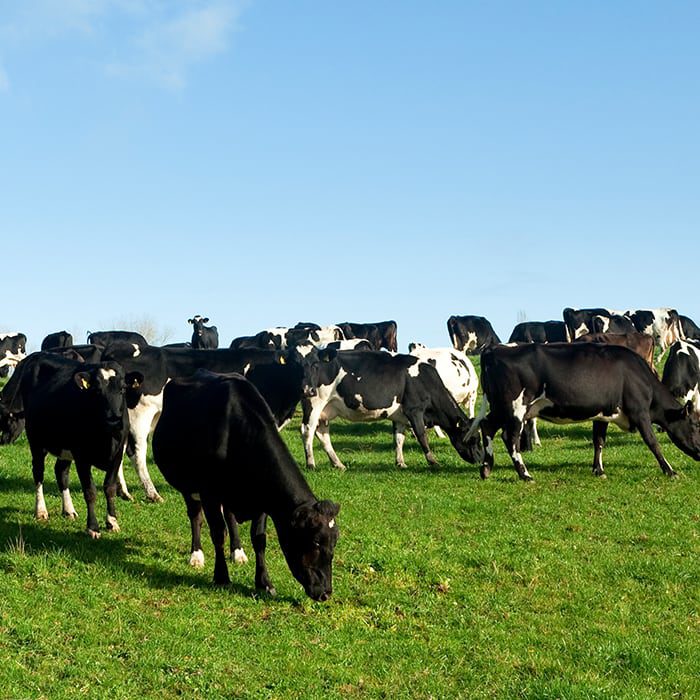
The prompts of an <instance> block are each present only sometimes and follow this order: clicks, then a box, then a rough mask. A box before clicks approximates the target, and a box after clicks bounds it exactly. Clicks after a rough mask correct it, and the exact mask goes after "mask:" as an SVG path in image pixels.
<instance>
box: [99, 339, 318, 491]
mask: <svg viewBox="0 0 700 700" xmlns="http://www.w3.org/2000/svg"><path fill="white" fill-rule="evenodd" d="M103 359H109V360H113V361H116V362H119V363H120V364H121V365H122V366H123V367H124V368H125V370H126V371H127V372H128V371H134V372H139V373H140V374H141V375H142V376H143V377H144V379H143V381H142V382H140V383H136V384H134V383H132V384H131V385H129V386H128V387H127V405H128V409H129V430H130V438H129V445H130V447H131V449H130V452H129V457H130V459H131V461H132V463H133V464H134V467H135V468H136V472H137V474H138V476H139V480H140V481H141V484H142V485H143V488H144V490H145V492H146V498H147V499H148V500H149V501H152V502H156V503H157V502H160V501H162V500H163V499H162V498H161V496H160V494H159V493H158V490H157V489H156V487H155V485H154V484H153V481H152V479H151V476H150V474H149V472H148V466H147V462H146V454H147V449H148V436H149V435H150V433H151V432H152V431H153V429H154V428H155V426H156V424H157V422H158V420H159V418H160V414H161V411H162V409H163V390H164V388H165V385H166V384H167V383H168V382H169V381H170V380H171V379H175V378H186V377H190V376H192V375H193V374H194V373H195V372H196V371H197V370H198V369H208V370H210V371H214V372H220V373H228V372H239V373H241V374H248V373H249V372H251V371H252V370H253V369H254V368H255V367H257V366H258V365H272V364H280V363H281V362H282V361H283V360H284V361H285V362H287V361H288V363H289V364H290V368H289V369H288V370H287V374H286V375H285V377H284V381H282V380H281V378H280V375H279V374H276V375H274V377H273V379H270V376H269V374H267V375H266V374H264V373H262V372H259V373H256V374H254V375H253V377H254V378H255V379H256V381H260V383H261V384H263V383H264V384H265V387H264V391H265V392H266V393H267V395H268V397H270V402H271V403H273V405H274V406H275V409H276V412H277V415H278V418H279V420H280V426H281V425H283V424H284V422H285V421H286V420H288V419H289V417H291V414H293V412H294V408H295V407H296V405H297V403H298V402H299V400H300V398H301V395H303V394H304V393H307V394H310V393H312V392H313V390H314V389H313V387H314V385H315V383H316V381H317V380H316V378H315V374H314V373H315V372H317V370H315V367H317V366H318V364H319V358H318V355H317V352H316V351H315V349H314V351H313V352H307V353H305V354H302V353H298V352H290V353H287V354H286V355H285V354H283V353H280V352H277V351H269V350H261V349H259V348H251V349H241V350H230V349H217V350H207V351H206V352H204V351H202V350H194V349H191V348H159V347H155V346H148V347H145V348H139V347H135V346H134V345H132V344H129V343H114V344H112V345H111V346H109V347H108V348H107V349H106V350H105V353H104V355H103ZM294 363H299V364H300V365H301V370H299V369H298V368H297V367H296V365H295V364H294ZM290 375H292V376H293V379H292V380H290V379H289V376H290ZM275 378H276V379H278V380H280V382H281V386H277V385H276V384H275V382H274V379H275ZM293 381H296V382H297V384H296V385H294V386H292V387H291V388H290V384H292V383H293ZM299 383H301V386H299ZM290 391H291V392H293V393H292V395H290V394H289V393H288V392H290ZM118 480H119V491H120V494H121V495H122V496H123V497H124V498H127V499H131V495H130V493H129V491H128V488H127V485H126V482H125V480H124V476H123V469H120V472H119V477H118Z"/></svg>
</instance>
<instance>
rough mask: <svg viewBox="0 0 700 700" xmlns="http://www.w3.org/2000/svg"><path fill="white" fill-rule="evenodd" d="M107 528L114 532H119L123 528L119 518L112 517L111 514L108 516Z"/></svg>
mask: <svg viewBox="0 0 700 700" xmlns="http://www.w3.org/2000/svg"><path fill="white" fill-rule="evenodd" d="M107 529H108V530H111V531H112V532H119V531H120V530H121V528H120V527H119V523H118V522H117V519H116V518H114V517H112V516H111V515H108V516H107Z"/></svg>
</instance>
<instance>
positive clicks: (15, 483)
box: [0, 421, 700, 700]
mask: <svg viewBox="0 0 700 700" xmlns="http://www.w3.org/2000/svg"><path fill="white" fill-rule="evenodd" d="M331 432H332V435H333V437H334V443H335V447H336V450H337V452H338V454H339V455H340V456H341V458H342V459H343V460H344V461H345V462H346V464H348V471H347V472H346V473H344V474H341V473H338V472H336V471H335V470H333V469H332V468H331V467H330V466H329V464H328V460H327V459H326V457H325V455H324V453H323V451H322V450H321V448H320V446H317V447H316V450H317V462H318V464H319V467H318V469H317V470H315V471H314V472H306V473H307V476H308V479H309V481H310V483H311V485H312V487H313V489H314V491H315V493H316V494H317V495H318V496H319V497H324V498H332V499H334V500H336V501H338V502H339V503H340V504H341V506H342V508H341V513H340V515H339V517H338V524H339V526H340V528H341V539H340V541H339V543H338V547H337V549H336V558H335V568H334V595H333V597H332V598H331V600H330V601H328V602H327V603H314V602H313V601H311V600H310V599H308V598H306V597H305V595H304V593H303V590H302V588H301V587H300V586H299V585H298V584H297V583H296V581H295V580H294V579H293V578H292V576H291V574H290V573H289V571H288V569H287V568H286V565H285V563H284V560H283V557H282V554H281V552H280V550H279V547H278V545H277V542H276V540H275V537H274V528H271V530H272V532H271V537H270V543H269V547H268V565H269V569H270V574H271V576H272V579H273V581H274V583H275V585H276V587H277V590H278V597H277V598H275V599H269V598H265V597H257V596H256V595H255V593H254V588H253V570H254V567H253V563H252V557H251V562H250V563H248V564H247V565H244V566H241V567H235V566H234V565H231V576H232V580H233V583H232V585H231V587H230V588H227V589H216V588H214V587H213V586H212V584H211V577H212V574H213V557H212V550H211V545H210V542H209V541H208V540H207V541H206V542H205V554H206V556H207V557H208V558H207V562H206V567H205V569H204V570H194V569H192V568H190V567H189V566H188V549H189V526H188V522H187V519H186V516H185V509H184V504H183V502H182V499H181V497H180V496H179V494H177V493H175V492H173V491H172V490H171V489H169V488H168V487H167V485H165V484H164V482H163V480H162V478H160V474H159V472H158V470H157V468H156V467H155V466H154V465H152V467H151V468H152V475H153V476H154V480H155V481H156V485H157V487H158V489H159V491H160V493H161V494H162V495H163V496H164V498H165V502H164V503H162V504H159V505H153V504H149V503H146V501H145V499H144V497H143V495H142V492H141V490H140V487H139V485H137V483H136V476H135V473H134V471H133V469H131V468H130V467H127V480H128V482H129V484H130V487H131V490H132V493H134V495H135V496H136V502H134V503H124V502H121V501H120V502H119V503H118V514H119V521H120V524H121V527H122V531H121V532H120V533H117V534H105V535H103V537H102V539H101V540H99V541H95V542H93V541H90V540H89V539H88V538H87V536H86V535H85V534H84V526H85V520H84V516H85V505H84V502H83V500H82V495H81V494H80V490H79V484H78V481H77V477H76V476H75V472H74V470H73V471H72V488H73V490H74V492H75V495H74V501H75V504H76V507H77V508H78V510H79V513H80V518H79V520H78V521H75V522H73V521H68V520H64V519H63V518H61V516H60V499H59V496H58V493H57V489H56V485H55V482H54V481H53V469H52V464H51V463H50V462H48V460H47V466H48V469H47V479H46V483H47V486H46V489H45V490H46V493H47V496H46V498H47V505H48V508H49V512H50V515H51V519H50V520H49V521H48V522H46V523H44V522H42V523H39V522H36V521H35V520H34V519H33V503H34V495H33V483H32V478H31V468H30V465H29V452H28V447H27V443H26V438H24V437H23V438H21V440H20V441H19V442H18V443H16V444H15V445H12V446H6V447H2V448H0V569H1V571H0V698H3V699H4V698H28V699H29V698H31V699H32V700H36V699H38V698H52V699H53V698H78V697H88V698H110V699H114V700H116V699H117V698H138V697H140V698H159V699H160V700H169V699H170V698H239V697H240V698H382V697H388V698H635V699H639V698H697V697H700V507H699V495H700V464H695V463H694V462H692V460H690V459H689V458H687V457H685V456H684V455H682V454H681V453H680V452H679V451H678V450H677V449H676V448H675V447H673V446H672V445H671V444H670V442H669V441H668V439H667V438H666V437H665V436H661V441H662V446H663V449H664V452H665V454H666V456H667V457H668V459H669V461H670V462H671V464H672V465H673V466H674V468H676V469H678V470H679V471H680V472H681V476H680V478H678V479H675V480H670V479H668V478H666V477H664V476H663V475H662V473H661V470H660V469H659V467H658V466H657V464H656V461H655V460H654V458H653V456H652V455H651V454H650V453H649V452H648V450H647V449H646V448H645V447H644V445H643V443H642V441H641V439H640V438H639V436H638V435H628V434H624V433H622V432H620V431H619V430H618V429H617V428H614V427H611V429H610V431H609V436H608V447H607V448H606V451H605V455H604V459H605V465H606V468H607V472H608V478H607V479H596V478H594V477H593V476H591V471H590V465H591V462H592V448H591V445H590V426H589V425H586V424H582V425H577V426H569V427H561V426H549V425H546V424H543V423H542V424H541V427H540V434H541V437H542V441H543V446H542V447H541V448H538V449H537V450H536V451H535V452H533V453H530V454H527V455H526V456H525V459H526V463H527V464H528V468H529V469H530V472H531V473H532V475H533V476H534V477H535V482H534V483H531V484H527V483H522V482H520V481H518V479H517V477H516V474H515V472H514V470H513V469H512V467H511V466H510V460H509V459H508V457H507V455H506V454H505V450H504V448H503V445H502V443H501V441H500V439H499V440H498V443H497V452H496V468H495V470H494V473H493V475H492V477H491V478H490V479H489V480H487V481H481V480H480V479H479V476H478V467H476V466H472V465H467V464H465V463H463V462H462V461H461V460H459V458H458V457H457V455H456V453H455V452H454V450H452V448H451V447H450V445H449V443H448V442H447V441H445V440H438V439H437V438H435V437H432V438H431V442H432V444H433V445H434V448H435V452H436V454H437V456H438V458H439V460H440V463H441V466H440V467H439V468H437V469H429V468H428V467H427V465H426V464H425V461H424V459H423V456H422V453H421V452H420V449H419V448H418V445H417V443H416V442H415V440H413V439H410V438H409V439H408V440H407V442H406V460H407V463H408V465H409V468H408V469H407V470H405V471H398V470H397V469H396V468H395V467H394V466H393V448H392V439H391V427H390V424H389V423H375V424H359V425H352V424H347V423H343V422H341V421H338V422H337V423H334V424H333V425H332V428H331ZM283 435H284V437H285V439H286V441H287V443H288V444H289V446H290V448H291V449H292V451H293V454H294V455H295V457H296V458H297V460H298V461H299V462H300V463H303V450H302V446H301V439H300V436H299V432H298V423H294V424H293V425H292V426H290V427H289V428H287V429H286V430H285V431H284V433H283ZM98 512H99V517H100V521H101V522H103V521H104V513H105V509H104V499H103V498H102V497H101V496H100V497H99V498H98ZM245 534H246V536H245V540H244V542H245V547H246V551H247V553H248V554H249V555H251V548H250V545H249V539H248V537H247V527H246V529H245Z"/></svg>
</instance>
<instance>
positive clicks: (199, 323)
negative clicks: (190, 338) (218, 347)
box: [187, 314, 209, 338]
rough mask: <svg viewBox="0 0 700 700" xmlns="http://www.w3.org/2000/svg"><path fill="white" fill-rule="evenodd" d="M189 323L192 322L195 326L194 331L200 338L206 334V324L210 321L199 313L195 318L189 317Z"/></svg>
mask: <svg viewBox="0 0 700 700" xmlns="http://www.w3.org/2000/svg"><path fill="white" fill-rule="evenodd" d="M187 323H191V324H192V326H193V329H192V332H193V333H194V335H197V336H199V337H200V338H201V337H202V335H203V334H204V324H205V323H209V319H208V318H202V317H201V316H200V315H199V314H198V315H197V316H195V317H194V318H188V319H187Z"/></svg>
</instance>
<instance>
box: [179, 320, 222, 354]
mask: <svg viewBox="0 0 700 700" xmlns="http://www.w3.org/2000/svg"><path fill="white" fill-rule="evenodd" d="M187 323H191V324H192V340H191V341H190V344H191V345H192V347H193V348H195V350H216V348H218V347H219V331H218V330H217V329H216V326H205V325H204V324H205V323H209V319H208V318H204V317H202V316H199V315H197V316H193V317H192V318H188V319H187Z"/></svg>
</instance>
